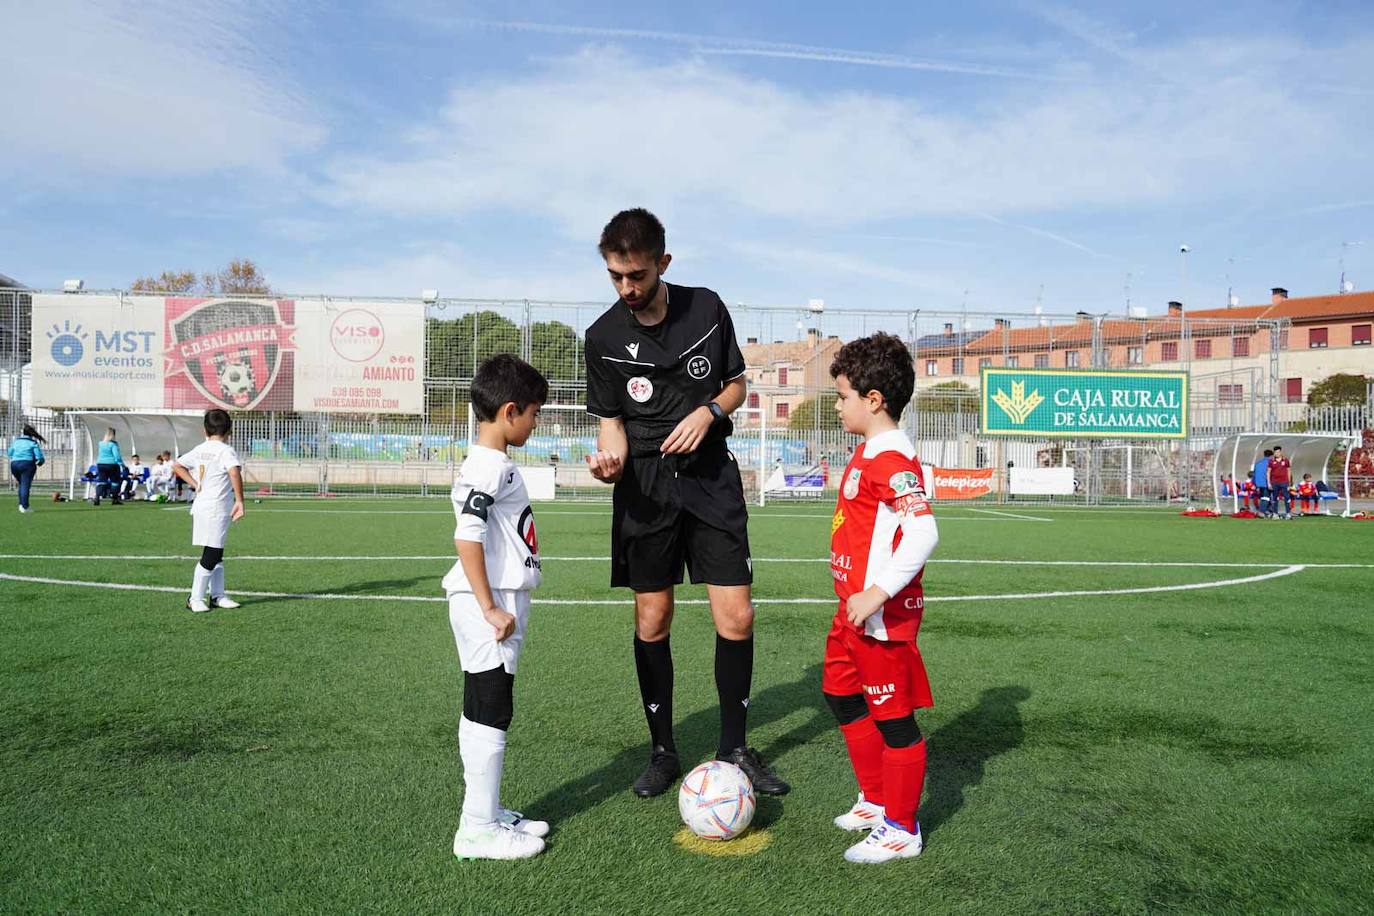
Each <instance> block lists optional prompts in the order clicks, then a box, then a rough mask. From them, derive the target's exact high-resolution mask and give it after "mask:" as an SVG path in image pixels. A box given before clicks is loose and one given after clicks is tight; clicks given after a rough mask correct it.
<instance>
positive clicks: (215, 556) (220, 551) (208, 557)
mask: <svg viewBox="0 0 1374 916" xmlns="http://www.w3.org/2000/svg"><path fill="white" fill-rule="evenodd" d="M223 559H224V548H223V547H202V548H201V549H200V568H201V569H208V570H211V571H214V568H215V567H216V566H218V565H219V564H220V561H221V560H223Z"/></svg>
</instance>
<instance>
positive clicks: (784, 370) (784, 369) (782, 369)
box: [778, 366, 787, 386]
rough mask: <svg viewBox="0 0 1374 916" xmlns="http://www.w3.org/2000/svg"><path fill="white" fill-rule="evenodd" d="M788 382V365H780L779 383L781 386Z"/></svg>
mask: <svg viewBox="0 0 1374 916" xmlns="http://www.w3.org/2000/svg"><path fill="white" fill-rule="evenodd" d="M786 384H787V367H786V366H779V367H778V385H780V386H781V385H786Z"/></svg>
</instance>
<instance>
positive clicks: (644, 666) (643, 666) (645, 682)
mask: <svg viewBox="0 0 1374 916" xmlns="http://www.w3.org/2000/svg"><path fill="white" fill-rule="evenodd" d="M635 671H636V673H638V674H639V696H640V698H641V699H643V701H644V718H645V719H646V720H647V721H648V723H649V738H650V740H651V741H653V743H654V745H655V746H659V747H662V748H663V749H664V750H667V751H672V752H674V753H676V752H677V745H676V744H674V743H673V650H672V648H671V647H670V646H669V645H668V638H667V637H664V639H663V640H662V641H661V642H645V641H644V640H642V639H640V638H639V637H638V636H636V637H635Z"/></svg>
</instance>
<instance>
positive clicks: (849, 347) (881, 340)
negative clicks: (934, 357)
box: [830, 331, 916, 420]
mask: <svg viewBox="0 0 1374 916" xmlns="http://www.w3.org/2000/svg"><path fill="white" fill-rule="evenodd" d="M841 375H843V376H844V377H845V378H847V379H849V385H850V387H851V388H853V389H854V390H855V391H857V392H858V393H859V394H860V395H865V394H868V393H869V392H870V391H877V392H878V393H880V394H881V395H882V396H883V399H884V400H885V401H887V404H886V405H885V407H886V410H887V412H888V414H889V415H890V416H891V417H892V419H894V420H900V419H901V417H902V410H903V409H905V407H906V405H907V402H908V401H910V400H911V392H912V390H913V389H915V387H916V369H915V368H914V366H913V365H912V362H911V353H910V351H908V350H907V348H906V344H904V343H902V339H901V338H900V337H894V336H892V335H891V334H884V333H882V332H881V331H879V332H878V333H877V334H871V335H869V336H868V337H861V338H859V339H858V340H851V341H850V342H849V343H847V344H845V345H844V346H843V347H840V352H838V353H836V354H835V361H834V362H832V363H831V364H830V377H831V378H838V377H839V376H841Z"/></svg>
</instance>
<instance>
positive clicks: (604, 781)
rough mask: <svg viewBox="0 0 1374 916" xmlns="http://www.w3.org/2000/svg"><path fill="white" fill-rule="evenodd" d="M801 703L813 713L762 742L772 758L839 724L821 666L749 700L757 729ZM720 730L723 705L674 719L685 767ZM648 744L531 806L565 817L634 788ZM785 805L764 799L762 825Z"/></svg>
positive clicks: (766, 754)
mask: <svg viewBox="0 0 1374 916" xmlns="http://www.w3.org/2000/svg"><path fill="white" fill-rule="evenodd" d="M800 708H810V709H811V710H812V711H813V714H812V715H811V717H810V718H808V719H807V720H806V721H804V722H802V723H801V724H799V725H797V726H795V727H794V728H791V729H789V730H788V731H786V732H785V733H783V734H782V735H779V736H778V737H777V738H775V739H773V740H772V741H771V742H769V743H768V744H767V745H765V746H761V747H760V748H759V750H760V752H761V753H762V754H763V756H764V759H766V760H775V759H777V758H778V757H779V756H781V755H782V754H785V753H786V752H787V751H789V750H791V749H792V748H794V747H798V746H800V745H802V744H805V743H806V742H808V741H810V740H811V739H813V738H816V737H817V736H819V735H822V734H825V733H826V732H828V731H830V730H832V729H834V728H835V720H834V718H833V717H832V716H831V714H830V711H829V710H828V709H827V708H826V707H825V705H824V704H823V703H822V701H821V666H820V665H819V664H815V665H810V666H808V667H807V668H806V670H804V671H803V672H802V674H801V676H800V677H799V678H797V679H796V680H795V681H791V682H789V683H786V684H775V685H774V686H772V687H768V688H766V689H765V690H764V691H763V692H762V693H759V694H757V695H755V696H753V697H751V698H750V700H749V730H750V732H751V734H754V733H756V730H757V729H759V728H760V727H761V726H764V725H767V724H768V723H770V722H774V721H776V720H778V719H781V718H783V717H785V716H789V715H791V714H792V713H794V712H796V711H797V710H798V709H800ZM719 730H720V710H719V709H718V708H717V707H715V706H710V707H708V708H706V709H702V710H699V711H697V712H694V713H692V714H691V715H689V716H688V717H687V718H685V719H682V720H680V721H678V722H677V723H675V724H674V726H673V731H674V732H675V733H676V737H677V743H678V747H679V748H680V749H683V753H684V756H683V759H682V765H683V769H684V770H688V769H691V768H692V767H694V766H696V764H697V758H696V757H694V756H692V752H691V750H690V749H703V748H713V747H715V744H716V735H717V732H718V731H719ZM645 751H646V747H645V745H644V744H643V742H636V743H635V744H634V745H633V746H631V747H627V748H625V749H624V750H623V751H621V752H620V753H619V754H616V755H615V757H613V758H611V760H609V761H608V762H606V763H605V764H603V765H602V766H600V767H598V768H597V769H595V770H593V771H592V772H590V773H587V774H586V775H584V776H579V777H577V778H576V779H571V780H569V781H567V782H565V783H563V784H562V785H560V786H558V787H556V788H554V789H552V790H550V791H549V792H548V793H546V794H545V795H544V796H543V797H542V798H539V799H537V800H535V801H531V802H529V807H528V808H526V809H525V810H528V811H538V812H539V816H540V817H547V818H548V819H549V820H552V821H555V822H556V821H561V820H564V819H565V818H569V817H572V816H573V815H575V814H580V813H582V812H583V811H587V810H589V809H591V808H594V807H596V806H597V805H599V804H601V803H602V802H603V801H605V800H606V799H608V798H611V797H612V796H615V795H619V794H621V793H628V792H629V791H630V783H631V782H633V781H634V778H635V777H636V776H638V775H639V771H640V770H642V769H644V760H645ZM780 807H781V806H780V805H777V804H776V803H774V802H772V801H771V800H769V799H764V798H760V799H759V813H758V816H757V817H756V818H755V824H756V825H757V826H760V827H762V826H766V825H767V824H768V823H771V822H772V821H773V820H774V819H775V818H776V817H777V815H778V813H779V809H780Z"/></svg>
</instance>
